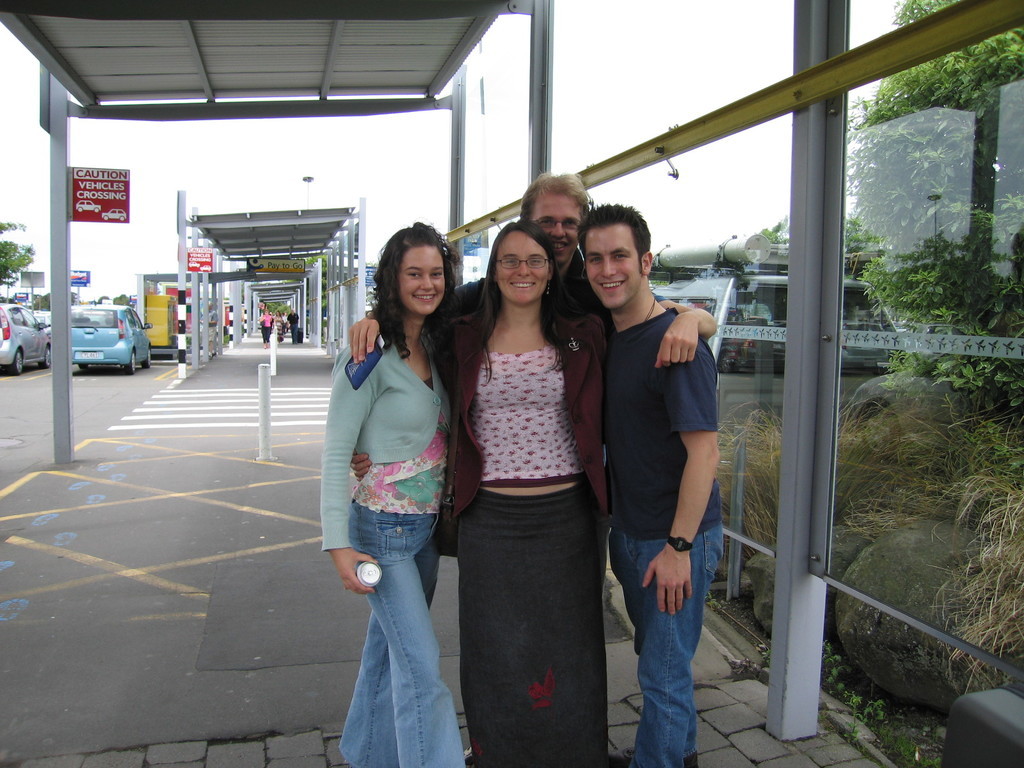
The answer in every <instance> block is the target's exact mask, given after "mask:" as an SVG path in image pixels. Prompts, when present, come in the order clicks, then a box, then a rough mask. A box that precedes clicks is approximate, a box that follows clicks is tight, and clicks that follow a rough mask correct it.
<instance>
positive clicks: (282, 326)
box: [274, 310, 288, 344]
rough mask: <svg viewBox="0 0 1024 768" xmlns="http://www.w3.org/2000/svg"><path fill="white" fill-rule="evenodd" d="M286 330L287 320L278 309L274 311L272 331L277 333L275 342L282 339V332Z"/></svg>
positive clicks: (279, 341)
mask: <svg viewBox="0 0 1024 768" xmlns="http://www.w3.org/2000/svg"><path fill="white" fill-rule="evenodd" d="M286 330H288V321H287V320H285V319H284V312H282V311H281V310H278V311H277V312H275V313H274V333H275V334H276V335H277V343H278V344H280V343H281V342H283V341H284V333H285V331H286Z"/></svg>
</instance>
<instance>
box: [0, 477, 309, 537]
mask: <svg viewBox="0 0 1024 768" xmlns="http://www.w3.org/2000/svg"><path fill="white" fill-rule="evenodd" d="M36 474H38V475H57V476H60V477H67V478H69V479H73V480H86V481H89V482H96V483H100V484H101V485H112V486H114V487H116V488H127V489H130V490H134V491H140V492H145V493H150V494H152V495H150V496H147V497H146V498H144V499H119V500H114V501H100V502H97V503H95V504H79V505H76V506H73V507H56V508H53V509H42V510H37V511H34V512H22V513H20V514H17V515H5V516H3V517H0V521H7V520H21V519H25V518H29V517H38V516H39V515H48V514H59V513H63V512H80V511H82V510H85V509H102V508H104V507H117V506H124V505H125V504H140V503H150V502H154V501H167V500H175V499H193V500H195V501H199V502H202V503H204V504H211V505H214V506H220V507H227V508H228V509H233V510H236V511H238V512H249V513H251V514H254V515H260V516H262V517H273V518H278V519H280V520H287V521H289V522H293V523H302V524H304V525H320V523H319V521H317V520H310V519H308V518H305V517H297V516H295V515H286V514H284V513H283V512H274V511H272V510H269V509H259V508H258V507H250V506H247V505H244V504H234V503H232V502H230V501H222V500H220V499H208V498H204V497H203V494H208V493H234V492H237V491H246V490H249V489H252V488H264V487H267V486H272V485H285V484H289V483H299V482H306V481H309V480H317V479H319V475H310V476H307V477H295V478H289V479H286V480H268V481H264V482H259V483H252V484H251V485H239V486H235V487H231V488H202V489H200V490H197V491H174V492H169V491H162V490H161V489H154V488H149V487H147V486H142V485H133V484H131V483H121V482H117V481H115V480H107V479H105V478H93V477H89V476H87V475H78V474H75V473H73V472H64V471H62V470H45V471H43V472H38V473H36ZM0 498H3V496H2V495H0Z"/></svg>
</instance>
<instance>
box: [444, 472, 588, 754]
mask: <svg viewBox="0 0 1024 768" xmlns="http://www.w3.org/2000/svg"><path fill="white" fill-rule="evenodd" d="M595 523H596V521H595V518H594V512H593V502H592V501H591V498H590V494H589V492H588V491H587V490H586V488H585V486H583V487H576V488H572V489H569V490H565V491H557V492H555V493H549V494H543V495H539V496H532V497H522V496H506V495H501V494H496V493H492V492H489V491H480V492H479V493H478V494H477V497H476V500H475V501H474V502H473V504H471V505H470V506H469V507H468V508H467V509H466V510H465V511H464V512H463V513H462V514H461V515H460V517H459V626H460V641H461V664H462V667H461V680H462V700H463V703H464V704H465V709H466V721H467V725H468V727H469V736H470V743H471V745H472V747H473V752H474V755H475V756H476V765H477V766H478V767H479V768H546V767H547V766H550V767H551V768H556V766H557V768H605V767H606V766H607V765H608V723H607V720H608V710H607V708H608V702H607V679H606V673H605V649H604V624H603V621H602V585H601V580H600V578H599V570H598V548H597V536H596V533H595Z"/></svg>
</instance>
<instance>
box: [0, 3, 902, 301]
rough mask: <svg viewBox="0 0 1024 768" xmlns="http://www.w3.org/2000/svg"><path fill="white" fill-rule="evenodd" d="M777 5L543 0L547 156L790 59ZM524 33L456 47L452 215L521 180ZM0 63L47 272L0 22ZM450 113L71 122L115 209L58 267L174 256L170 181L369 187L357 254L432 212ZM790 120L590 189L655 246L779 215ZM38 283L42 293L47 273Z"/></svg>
mask: <svg viewBox="0 0 1024 768" xmlns="http://www.w3.org/2000/svg"><path fill="white" fill-rule="evenodd" d="M893 5H894V2H893V0H855V4H854V9H853V14H852V24H853V31H852V40H853V43H854V44H855V45H856V44H859V43H863V42H865V41H866V40H868V39H871V38H873V37H876V36H878V35H880V34H884V33H885V32H887V31H889V30H890V29H891V25H890V21H891V17H892V8H893ZM789 7H790V6H788V5H787V4H784V3H766V2H764V1H763V0H731V1H730V2H728V3H717V4H711V3H683V2H678V0H634V1H633V2H632V3H630V4H629V6H628V8H629V11H630V12H629V13H628V14H624V13H623V5H622V4H621V2H611V0H556V2H555V59H554V67H555V77H554V96H555V108H554V115H553V123H552V132H553V162H552V170H553V171H555V172H558V173H561V172H568V171H580V170H583V169H584V168H585V167H586V166H588V165H591V164H593V163H595V162H597V161H599V160H602V159H604V158H606V157H608V156H611V155H613V154H616V153H618V152H621V151H623V150H625V149H628V148H630V147H633V146H635V145H637V144H639V143H641V142H642V141H645V140H647V139H649V138H651V137H652V136H655V135H658V134H660V133H662V132H664V131H666V130H668V129H669V128H670V127H673V126H676V125H680V124H683V123H686V122H688V121H690V120H692V119H694V118H697V117H699V116H701V115H702V114H705V113H707V112H709V111H711V110H713V109H716V108H718V107H720V106H723V105H725V104H728V103H731V102H732V101H735V100H736V99H738V98H740V97H742V96H744V95H746V94H748V93H752V92H754V91H756V90H758V89H760V88H763V87H765V86H767V85H770V84H772V83H774V82H777V81H778V80H781V79H783V78H785V77H787V76H789V75H790V74H791V72H792V63H791V59H792V53H791V51H792V19H791V17H790V15H789V13H788V9H789ZM783 9H786V10H785V11H784V10H783ZM528 31H529V20H528V18H526V17H512V16H509V17H501V18H499V20H498V21H497V22H496V24H495V26H494V27H493V28H492V30H491V31H490V32H489V33H488V35H487V36H486V37H485V38H484V43H483V46H482V50H480V51H478V52H477V53H475V54H474V55H473V56H472V58H471V69H470V83H469V86H470V87H469V93H470V96H471V100H472V103H471V109H470V112H471V113H472V114H471V119H470V123H469V126H468V136H467V142H468V147H467V154H468V157H469V169H468V174H467V175H468V179H467V185H468V186H467V203H466V207H467V210H466V217H465V218H466V219H472V218H476V217H477V216H480V215H482V214H483V213H486V212H487V211H489V210H492V209H494V208H496V207H498V206H500V205H504V204H505V203H508V202H510V201H512V200H514V199H516V198H518V197H519V196H520V195H521V194H522V191H523V189H524V188H525V186H526V185H527V184H528V183H529V178H528V166H527V148H526V115H527V90H526V88H527V81H526V77H527V71H528ZM0 71H3V72H4V82H5V92H4V95H5V97H6V100H7V109H6V114H5V117H4V120H3V122H2V128H0V131H2V142H3V144H2V146H3V151H4V161H3V163H4V173H3V176H4V181H3V183H2V184H0V221H12V222H18V223H21V224H24V225H25V226H26V227H27V231H26V232H23V233H16V234H9V235H7V236H5V237H9V238H11V239H15V240H17V241H19V242H22V243H30V244H32V245H33V246H34V247H35V249H36V253H37V256H36V263H35V264H34V265H33V267H32V269H33V270H40V271H44V272H46V273H48V272H49V258H50V255H49V203H48V195H49V193H48V167H49V148H48V147H49V140H48V136H47V134H46V133H45V132H44V131H43V130H42V129H41V128H40V127H39V121H38V109H39V107H38V81H39V76H38V64H37V62H36V61H35V59H34V58H33V57H32V56H31V55H30V54H29V53H28V52H27V51H26V50H25V49H24V48H23V47H22V46H21V44H20V43H18V42H17V40H15V39H14V38H13V36H11V35H10V33H9V32H7V30H6V28H5V27H2V26H0ZM481 78H482V81H483V86H482V88H481V86H480V82H481ZM481 91H482V92H483V93H484V95H485V98H484V103H485V106H486V115H484V116H481V115H480V114H479V110H480V100H479V96H480V93H481ZM449 126H450V114H449V113H448V112H447V111H443V110H439V111H437V112H429V113H427V112H423V113H414V114H409V115H392V116H382V117H356V118H351V117H350V118H316V119H312V118H307V119H291V120H228V121H203V122H193V123H145V122H135V121H109V120H81V119H75V120H72V121H71V124H70V129H69V132H70V138H69V147H70V165H72V166H83V167H95V168H119V169H128V170H130V172H131V194H132V198H131V223H129V224H99V223H82V222H76V223H72V225H71V257H70V258H71V267H72V268H73V269H82V270H90V271H91V273H92V287H91V288H87V289H82V297H83V299H86V300H89V299H95V298H98V297H99V296H101V295H108V296H115V295H118V294H121V293H126V294H133V293H135V292H136V290H137V289H136V279H135V274H136V273H140V272H174V271H176V263H175V259H176V250H177V235H176V232H175V209H176V200H177V192H178V190H184V191H185V193H186V199H187V205H188V208H189V209H190V211H191V209H192V208H195V209H197V210H198V212H199V213H201V214H220V213H240V212H247V211H268V210H293V209H294V210H297V209H300V208H306V207H307V196H308V203H309V207H312V208H329V207H348V206H358V205H359V201H360V198H365V199H366V222H367V237H368V244H369V249H370V253H371V254H375V253H376V252H378V251H379V250H380V248H381V246H382V245H383V244H384V242H385V241H386V240H387V238H388V236H389V235H390V234H391V233H392V232H394V231H395V230H396V229H398V228H400V227H402V226H406V225H408V224H409V223H411V222H412V221H414V220H424V221H428V222H430V223H433V224H435V225H436V226H438V227H439V228H440V229H442V230H447V228H448V174H449V168H448V154H449V153H448V149H449V139H448V136H449ZM789 127H790V120H789V118H788V117H787V118H783V119H780V120H777V121H774V122H773V123H771V124H768V125H765V126H761V127H759V128H756V129H753V130H751V131H747V132H745V133H744V134H742V135H740V136H737V137H733V138H730V139H726V140H723V141H721V142H718V143H716V144H715V145H714V146H712V147H708V148H704V149H701V150H697V151H694V152H690V153H687V154H685V155H682V156H680V157H678V158H675V159H674V160H673V161H672V162H673V164H674V165H675V166H676V168H677V169H678V170H679V172H680V178H679V180H674V179H672V178H671V177H670V176H669V174H668V171H669V167H668V165H667V164H659V165H657V166H654V167H652V168H649V169H646V170H644V171H641V172H638V173H635V174H633V175H631V176H630V177H628V178H627V179H623V180H620V181H616V182H612V183H609V184H606V185H603V186H601V187H598V188H596V189H594V190H592V194H593V196H594V197H595V199H596V200H597V201H598V202H613V201H614V202H627V203H630V204H633V205H636V206H637V207H638V208H639V209H640V210H641V211H642V212H643V213H644V214H645V215H646V216H647V219H648V221H649V222H650V224H651V228H652V231H653V234H654V246H653V247H654V249H655V250H657V249H660V248H661V247H662V246H664V245H667V244H672V245H675V246H680V245H693V244H700V243H706V242H707V243H711V242H714V243H718V242H721V241H722V240H724V239H726V238H727V237H729V236H731V235H739V236H744V235H748V234H752V233H754V232H756V231H758V230H760V229H761V228H763V227H770V226H772V225H773V224H775V223H776V222H777V221H779V220H780V219H781V218H782V217H783V216H785V215H786V214H787V211H788V205H789ZM304 176H312V177H313V178H314V181H313V182H312V183H309V184H307V183H305V182H303V181H302V178H303V177H304ZM370 260H371V261H372V260H373V259H372V257H371V259H370ZM46 284H47V288H46V289H45V290H44V291H43V292H44V293H45V292H48V291H49V286H50V285H51V282H50V280H49V276H48V274H47V283H46ZM17 287H18V286H17V285H16V286H15V289H16V288H17Z"/></svg>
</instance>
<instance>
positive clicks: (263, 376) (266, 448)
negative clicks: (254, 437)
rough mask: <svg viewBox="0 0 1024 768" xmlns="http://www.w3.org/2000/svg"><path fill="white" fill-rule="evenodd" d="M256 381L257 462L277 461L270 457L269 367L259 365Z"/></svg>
mask: <svg viewBox="0 0 1024 768" xmlns="http://www.w3.org/2000/svg"><path fill="white" fill-rule="evenodd" d="M257 381H258V382H259V402H260V455H259V456H257V457H256V460H257V461H277V457H276V456H271V455H270V366H269V365H268V364H267V363H260V365H259V369H258V374H257Z"/></svg>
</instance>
